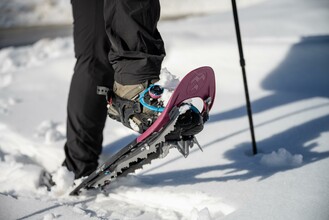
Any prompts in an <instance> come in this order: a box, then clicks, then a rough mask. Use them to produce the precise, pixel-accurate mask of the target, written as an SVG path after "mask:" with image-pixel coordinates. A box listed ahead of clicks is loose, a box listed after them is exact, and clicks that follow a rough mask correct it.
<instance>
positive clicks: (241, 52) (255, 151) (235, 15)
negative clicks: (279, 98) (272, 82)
mask: <svg viewBox="0 0 329 220" xmlns="http://www.w3.org/2000/svg"><path fill="white" fill-rule="evenodd" d="M232 8H233V16H234V23H235V31H236V38H237V41H238V46H239V54H240V66H241V69H242V75H243V82H244V90H245V95H246V102H247V103H246V104H247V112H248V118H249V127H250V133H251V140H252V152H253V154H254V155H255V154H257V145H256V139H255V131H254V123H253V120H252V111H251V105H250V97H249V91H248V83H247V75H246V69H245V65H246V62H245V60H244V56H243V49H242V41H241V33H240V26H239V17H238V10H237V7H236V2H235V0H232Z"/></svg>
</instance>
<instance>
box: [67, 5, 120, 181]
mask: <svg viewBox="0 0 329 220" xmlns="http://www.w3.org/2000/svg"><path fill="white" fill-rule="evenodd" d="M71 2H72V8H73V18H74V33H73V36H74V45H75V56H76V59H77V61H76V65H75V68H74V75H73V77H72V81H71V86H70V91H69V98H68V105H67V142H66V144H65V147H64V149H65V156H66V158H65V161H64V163H63V165H65V166H66V167H67V168H68V169H69V170H70V171H73V172H74V173H75V178H80V177H82V176H87V175H89V174H90V173H91V172H93V171H94V170H95V169H96V168H97V166H98V162H97V161H98V157H99V155H100V153H101V150H102V141H103V128H104V125H105V120H106V112H107V109H106V101H105V100H104V97H102V96H98V95H97V94H96V90H97V86H99V85H102V86H107V87H112V85H113V75H114V73H113V69H112V67H111V65H110V64H109V61H108V58H107V55H108V52H109V50H110V42H109V40H108V37H107V35H106V33H105V28H104V27H105V24H104V17H103V13H102V12H103V0H72V1H71Z"/></svg>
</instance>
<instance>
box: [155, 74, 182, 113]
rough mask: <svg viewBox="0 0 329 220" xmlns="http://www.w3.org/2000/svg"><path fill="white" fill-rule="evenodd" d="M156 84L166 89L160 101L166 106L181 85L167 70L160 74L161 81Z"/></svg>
mask: <svg viewBox="0 0 329 220" xmlns="http://www.w3.org/2000/svg"><path fill="white" fill-rule="evenodd" d="M156 84H157V85H159V86H161V87H163V88H164V91H163V94H162V96H161V98H160V100H161V101H163V103H164V105H165V106H166V105H167V103H168V101H169V99H170V97H171V95H172V93H173V91H174V90H175V88H176V87H177V86H178V84H179V79H178V78H177V77H176V76H175V75H173V74H172V73H171V72H169V71H168V69H167V68H163V69H162V70H161V72H160V80H159V81H158V82H157V83H156Z"/></svg>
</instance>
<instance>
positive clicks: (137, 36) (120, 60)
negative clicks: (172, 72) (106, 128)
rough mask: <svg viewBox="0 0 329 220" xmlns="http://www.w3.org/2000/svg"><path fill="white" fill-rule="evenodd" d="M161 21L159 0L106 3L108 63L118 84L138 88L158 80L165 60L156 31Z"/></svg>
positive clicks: (129, 0)
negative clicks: (109, 43)
mask: <svg viewBox="0 0 329 220" xmlns="http://www.w3.org/2000/svg"><path fill="white" fill-rule="evenodd" d="M159 17H160V3H159V0H138V1H136V0H105V5H104V18H105V24H106V33H107V35H108V37H109V39H110V41H111V51H110V53H109V60H110V62H111V64H112V66H113V68H114V70H115V81H116V82H117V83H119V84H122V85H135V84H141V83H144V82H146V81H151V80H157V79H159V74H160V69H161V63H162V60H163V58H164V56H165V49H164V43H163V40H162V38H161V36H160V34H159V32H158V29H157V23H158V20H159Z"/></svg>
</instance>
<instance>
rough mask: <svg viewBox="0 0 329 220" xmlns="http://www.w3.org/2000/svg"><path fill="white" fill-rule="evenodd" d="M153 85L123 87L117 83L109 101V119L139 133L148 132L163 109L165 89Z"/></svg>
mask: <svg viewBox="0 0 329 220" xmlns="http://www.w3.org/2000/svg"><path fill="white" fill-rule="evenodd" d="M152 83H153V82H145V83H142V84H136V85H122V84H120V83H118V82H115V83H114V85H113V93H112V94H111V95H110V100H108V115H109V117H110V118H112V119H115V120H117V121H120V122H122V123H123V124H124V125H125V126H127V127H129V128H131V129H133V130H135V131H137V132H139V133H143V132H144V131H146V130H147V129H148V128H149V127H150V126H151V125H152V124H153V123H154V122H155V121H156V119H157V118H158V116H159V114H160V113H161V111H162V109H163V103H162V101H160V100H159V98H160V97H161V93H162V92H163V89H162V88H161V87H160V86H157V85H153V84H152ZM152 92H153V93H154V94H153V93H152ZM141 102H142V103H141Z"/></svg>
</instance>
